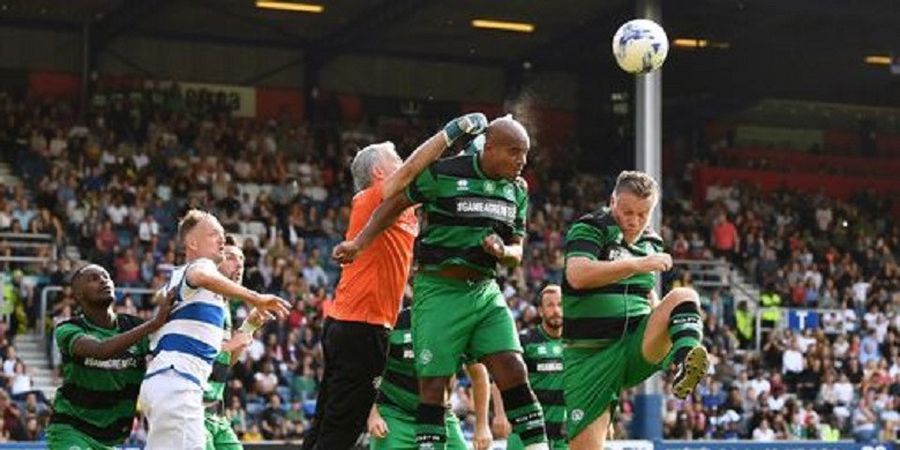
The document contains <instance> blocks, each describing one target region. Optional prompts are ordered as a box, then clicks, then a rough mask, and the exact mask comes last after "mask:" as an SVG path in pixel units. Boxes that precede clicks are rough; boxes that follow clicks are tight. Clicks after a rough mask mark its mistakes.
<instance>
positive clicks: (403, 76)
mask: <svg viewBox="0 0 900 450" xmlns="http://www.w3.org/2000/svg"><path fill="white" fill-rule="evenodd" d="M81 44H82V40H81V33H78V32H72V31H51V30H45V29H42V30H31V29H27V28H17V27H0V53H2V54H3V55H4V58H3V60H2V61H0V68H5V69H26V70H29V71H58V72H66V73H73V74H78V73H81V52H82V48H81ZM94 56H95V61H96V64H95V67H94V70H95V71H96V72H97V73H100V74H104V75H140V76H143V77H147V78H157V79H172V80H190V81H195V82H201V83H218V84H227V85H248V84H252V85H254V86H279V87H294V88H299V87H302V86H304V85H305V84H306V82H305V81H306V80H305V79H304V70H305V67H304V64H303V62H302V56H303V53H302V52H301V51H300V50H299V49H298V50H296V51H292V50H290V49H284V48H272V47H253V46H247V45H236V44H215V43H208V42H194V41H190V40H180V39H174V38H173V39H161V38H152V37H145V36H128V35H126V36H122V37H118V38H116V39H115V40H113V41H112V42H110V44H109V45H108V47H107V48H106V49H105V50H102V51H100V52H99V53H98V54H97V55H94ZM275 69H280V70H275ZM507 81H508V80H507V73H506V70H505V68H501V67H492V66H486V65H475V64H471V65H469V64H460V63H449V62H447V63H443V62H425V61H421V60H414V59H406V58H394V57H385V56H362V55H355V54H347V55H340V56H337V57H336V58H334V59H332V60H331V61H329V62H327V63H326V64H325V66H324V67H323V68H322V69H321V72H320V75H319V82H320V84H321V87H322V88H323V89H325V90H328V91H332V92H345V93H352V94H363V95H375V96H390V97H406V98H417V99H433V100H453V101H469V102H492V103H499V102H503V101H504V100H507V95H508V94H509V92H508V91H507ZM523 87H524V89H523V92H527V93H528V94H530V95H532V96H535V97H537V98H538V99H539V100H540V103H541V104H543V105H545V106H547V107H552V108H559V109H564V110H568V111H573V110H575V109H576V107H577V102H578V79H577V77H576V76H575V75H573V74H570V73H565V72H549V71H541V72H526V73H525V76H524V80H523Z"/></svg>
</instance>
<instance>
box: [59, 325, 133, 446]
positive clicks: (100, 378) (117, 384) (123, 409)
mask: <svg viewBox="0 0 900 450" xmlns="http://www.w3.org/2000/svg"><path fill="white" fill-rule="evenodd" d="M142 322H143V320H142V319H140V318H138V317H135V316H131V315H127V314H118V315H116V327H115V328H101V327H98V326H96V325H94V324H92V323H91V322H90V321H88V320H87V319H86V318H85V317H84V315H79V316H77V317H75V318H72V319H70V320H67V321H65V322H62V323H60V324H59V325H57V327H56V331H55V332H54V334H55V337H56V343H57V344H58V346H59V351H60V353H61V354H62V369H61V372H62V378H63V384H62V387H60V388H59V391H57V393H56V398H54V400H53V416H52V418H51V419H50V424H51V425H53V424H60V425H69V426H71V427H72V428H74V429H76V430H78V431H80V432H82V433H84V434H87V435H88V436H90V437H92V438H94V439H96V440H97V441H99V442H102V443H104V444H107V445H116V444H121V443H122V442H124V441H125V439H126V438H128V435H129V434H130V432H131V425H132V422H133V420H134V415H135V404H136V402H137V397H138V393H139V392H140V388H141V381H143V379H144V372H145V371H146V363H147V361H146V358H147V355H148V354H150V342H149V340H148V339H147V338H146V337H145V338H143V339H141V340H140V341H139V342H138V343H137V344H135V345H134V346H132V347H131V348H129V349H128V350H127V351H126V352H125V353H123V354H122V355H119V356H117V357H115V358H112V359H107V360H97V359H94V358H79V357H75V356H73V355H72V346H73V344H74V343H75V341H76V340H77V339H78V338H80V337H81V336H90V337H93V338H94V339H97V340H101V341H102V340H105V339H109V338H111V337H113V336H116V335H118V334H121V333H123V332H126V331H128V330H130V329H132V328H134V327H136V326H138V325H140V324H141V323H142Z"/></svg>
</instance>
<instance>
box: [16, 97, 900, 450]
mask: <svg viewBox="0 0 900 450" xmlns="http://www.w3.org/2000/svg"><path fill="white" fill-rule="evenodd" d="M93 104H94V108H93V111H92V113H91V116H90V120H89V123H90V126H88V127H84V126H79V125H75V124H76V121H75V118H74V113H73V111H72V109H71V108H69V107H68V105H67V104H65V103H49V104H48V103H34V102H29V101H21V100H17V99H16V98H15V97H14V96H4V97H3V100H2V102H0V110H3V111H5V112H6V116H5V120H2V121H0V145H2V146H3V154H4V155H7V156H8V160H7V161H6V163H8V164H9V166H8V167H14V168H15V170H14V171H12V172H11V174H13V175H15V176H17V177H18V178H21V182H18V181H16V180H15V179H14V178H11V177H8V178H4V180H13V181H4V185H3V186H2V190H0V191H2V192H0V233H2V234H0V250H2V252H0V254H2V255H5V256H4V257H3V258H2V259H0V267H2V269H3V272H2V277H0V280H2V283H3V284H2V289H3V292H4V299H5V301H4V306H3V313H4V318H5V320H4V321H3V322H2V326H3V331H4V333H2V337H0V339H2V342H0V346H2V351H3V355H4V362H3V378H4V380H5V381H4V383H5V385H4V393H3V394H0V409H3V410H4V416H3V419H4V421H3V427H2V429H3V431H2V434H0V440H2V439H3V438H7V439H13V440H38V439H40V437H41V433H42V429H43V427H44V426H45V425H46V418H47V398H46V397H48V396H50V395H52V392H53V390H52V388H53V386H52V382H51V383H49V386H47V385H41V386H39V387H40V389H38V390H33V386H32V382H33V380H29V379H28V378H29V376H30V375H29V374H30V373H33V372H30V370H31V368H29V367H28V366H27V365H25V364H23V361H22V359H21V358H19V357H18V356H17V355H16V351H15V350H16V346H18V345H19V342H24V339H25V336H28V331H29V330H34V329H36V328H40V327H42V326H43V327H44V329H43V330H38V331H39V332H40V331H44V332H47V331H49V330H50V329H51V327H52V325H53V323H57V322H59V321H61V320H64V319H65V318H67V317H69V316H71V314H72V313H73V311H72V309H73V307H74V302H73V299H72V297H71V292H69V291H68V290H67V289H66V288H62V289H60V290H58V291H54V290H52V289H48V286H65V282H64V281H65V276H64V275H65V273H67V272H68V271H69V270H70V268H71V267H72V264H73V263H74V262H75V261H77V260H90V261H94V262H98V263H101V264H103V265H104V266H105V267H108V268H109V269H110V271H111V272H112V274H113V276H114V277H115V280H116V283H117V285H118V286H119V287H123V288H131V289H133V290H131V291H123V292H122V293H121V295H120V298H119V301H118V303H117V308H118V310H120V311H127V312H130V313H133V314H139V315H144V316H147V315H149V314H150V308H149V305H148V304H147V302H146V297H145V296H144V295H142V294H141V293H146V292H150V291H146V290H143V291H142V290H141V289H146V288H149V289H154V288H156V287H159V286H160V285H161V283H162V282H163V280H164V279H165V277H166V274H167V273H168V271H170V270H171V269H172V267H174V266H175V265H177V264H179V262H180V257H181V256H180V255H179V254H178V252H177V249H176V246H175V244H174V242H173V241H172V236H173V232H174V230H175V219H176V218H177V217H178V216H179V215H180V213H181V212H183V211H185V210H186V209H187V208H189V207H203V208H208V209H210V210H211V211H214V212H215V213H216V214H218V215H219V217H221V218H223V224H224V225H225V227H226V229H227V230H228V232H230V233H232V234H235V235H237V236H238V237H240V238H241V240H242V242H243V246H244V251H245V253H246V254H247V267H248V270H247V273H246V278H245V283H246V284H247V285H248V286H250V287H253V288H254V289H259V290H264V291H267V292H273V293H278V294H279V295H281V296H283V297H284V298H287V299H289V300H290V301H291V302H292V305H293V309H292V311H291V314H290V316H289V317H288V318H287V319H286V320H283V321H280V322H277V323H274V324H271V325H269V326H267V327H266V328H265V329H264V332H263V333H262V335H261V336H260V338H259V339H258V340H256V341H254V343H253V344H252V345H251V347H250V349H249V351H248V352H247V355H246V357H245V358H244V359H243V360H242V361H241V362H239V363H238V364H237V365H236V366H235V368H234V370H233V373H232V376H231V379H230V381H229V383H228V391H227V394H226V395H227V396H226V398H227V399H228V400H227V414H228V416H229V417H231V418H232V423H233V426H234V427H235V429H236V430H237V431H238V432H239V433H240V435H241V436H242V438H243V439H244V440H245V441H247V442H253V441H255V440H260V439H266V440H273V439H274V440H281V439H298V438H299V437H300V436H301V435H302V432H303V431H304V430H305V428H306V427H307V426H308V424H309V418H310V415H311V414H312V413H313V412H314V410H315V408H314V401H315V394H316V385H317V379H318V377H319V376H320V375H321V370H322V358H321V350H320V348H319V345H318V341H319V334H320V331H321V324H322V318H323V315H324V314H326V313H327V308H328V304H329V301H330V295H331V293H332V292H331V290H332V288H333V286H334V284H335V282H336V279H337V276H338V267H337V266H336V265H335V264H334V263H333V262H332V261H331V260H330V258H329V255H330V252H331V248H332V246H333V245H335V244H336V243H337V242H339V241H340V239H341V236H342V235H343V233H344V230H346V227H347V218H348V210H347V207H346V205H348V204H349V198H350V195H351V194H352V193H351V192H350V191H349V188H350V185H351V183H349V182H348V181H347V180H348V178H347V177H348V174H347V172H348V164H349V160H350V158H351V157H352V154H353V152H354V151H355V149H356V148H358V147H359V146H361V145H363V144H365V143H368V142H371V141H374V140H375V139H376V138H377V136H378V132H377V130H375V131H373V130H366V129H352V130H351V129H341V128H339V127H337V126H336V125H334V126H329V127H323V128H319V129H316V130H311V129H308V128H307V126H305V125H302V124H301V125H299V126H298V125H289V124H288V123H287V122H280V121H275V120H273V121H265V122H261V121H254V120H246V119H234V118H230V117H228V116H227V115H226V114H223V113H221V112H220V111H216V110H208V109H204V108H198V107H197V106H196V105H189V104H183V103H182V102H181V101H180V100H179V99H178V98H170V97H169V96H168V95H167V93H166V92H164V91H155V90H152V89H150V90H146V91H143V92H137V95H135V93H134V92H130V93H129V92H108V93H103V94H100V95H98V96H96V97H95V98H94V101H93ZM421 137H422V136H419V135H415V134H414V133H413V134H412V135H407V136H405V139H404V142H405V143H406V144H407V147H408V146H409V144H410V143H414V142H416V140H417V139H419V138H421ZM405 150H407V151H408V150H409V149H408V148H407V149H405ZM538 154H539V150H538ZM551 164H552V161H549V160H548V159H542V158H540V157H538V158H536V159H535V160H534V161H532V162H531V166H530V167H529V170H528V174H527V176H528V178H529V181H530V185H531V189H532V204H531V215H530V223H529V229H528V243H529V244H528V247H527V249H528V250H527V258H526V262H525V264H524V265H523V266H522V267H521V268H519V269H515V270H513V271H511V272H506V273H504V274H503V275H502V278H501V280H502V287H503V289H504V294H505V295H506V297H507V300H508V304H509V306H510V308H511V310H512V311H513V314H514V317H515V318H516V320H517V323H518V325H519V327H520V328H524V327H529V326H534V325H535V324H536V323H538V318H537V314H536V311H535V308H534V305H533V303H534V300H535V294H536V292H537V291H538V290H539V289H540V287H541V286H542V285H543V284H544V283H547V282H555V283H559V282H560V280H561V276H562V269H563V260H562V250H561V249H562V248H563V244H564V243H563V230H564V229H565V227H566V225H567V224H568V223H569V222H571V221H572V220H573V219H575V218H577V216H578V215H579V214H580V213H582V212H584V211H588V210H591V209H593V208H596V207H597V206H598V205H599V204H598V201H599V200H600V199H602V198H603V197H604V195H605V193H606V192H608V187H609V183H610V181H611V180H609V179H605V178H602V177H598V176H596V175H590V174H586V173H585V174H576V175H575V176H571V177H566V178H563V177H562V176H559V175H557V176H554V175H553V174H554V171H552V170H545V169H548V168H549V167H550V165H551ZM699 189H700V187H699V186H694V185H693V180H691V179H687V180H686V182H685V183H684V184H682V185H678V186H675V185H672V184H671V183H669V184H667V185H666V189H665V194H664V196H665V202H664V211H665V214H664V217H665V219H664V223H663V228H662V230H661V234H662V236H663V238H664V239H665V240H666V242H668V243H670V244H669V245H670V247H671V252H672V254H673V255H674V257H675V258H677V259H678V260H681V263H680V264H679V265H678V267H679V269H678V270H676V271H674V272H673V273H671V274H668V275H667V280H666V283H667V285H670V286H694V287H696V288H698V290H700V291H701V293H702V300H703V306H704V309H705V310H706V313H707V321H706V330H705V336H706V340H707V342H706V343H707V345H708V347H709V348H711V349H712V351H711V353H712V355H713V364H712V368H711V373H710V375H711V376H710V377H709V378H708V379H707V380H706V381H705V382H704V384H703V385H702V386H701V387H700V388H699V389H698V391H697V392H696V395H695V396H693V397H691V398H690V399H688V400H686V401H677V400H675V398H674V397H673V396H671V394H667V396H666V402H665V405H666V412H665V415H664V427H665V428H664V429H665V437H667V438H674V439H698V438H717V439H754V440H789V439H790V440H795V439H816V440H826V441H828V440H836V439H838V438H855V439H857V440H874V439H881V440H893V439H897V438H898V431H900V427H898V421H900V416H898V413H897V411H898V406H900V354H898V330H900V316H898V315H897V305H898V303H900V268H898V265H897V256H898V254H897V252H898V249H900V230H898V227H897V225H896V223H895V220H894V218H893V217H891V216H890V215H886V214H884V213H883V212H884V211H890V210H891V205H890V204H888V199H887V197H885V196H877V195H873V194H870V193H860V194H858V196H856V197H853V198H852V199H844V200H841V199H835V198H831V197H828V196H826V195H825V194H824V193H820V194H816V195H813V196H809V195H802V194H798V193H796V192H793V191H788V190H774V191H770V192H763V191H761V190H759V189H757V188H756V187H754V186H752V185H751V184H734V185H721V184H719V185H716V184H712V185H704V186H703V190H704V191H705V192H704V193H702V194H701V196H700V197H699V198H700V201H699V202H697V201H696V199H697V198H698V194H697V190H699ZM575 193H578V195H575ZM738 279H745V280H746V283H744V284H745V285H747V286H751V289H752V286H754V285H756V286H759V287H760V289H761V292H760V295H748V293H747V292H740V291H739V290H738V289H736V288H735V286H736V285H737V283H736V280H738ZM44 291H47V296H46V298H48V299H49V303H48V304H47V305H46V310H44V309H42V308H43V306H42V304H41V301H40V300H41V298H42V293H43V292H44ZM751 294H753V293H751ZM773 306H775V307H790V308H795V309H797V310H806V311H808V312H810V313H815V314H818V316H817V317H820V320H821V321H822V324H823V326H822V327H821V328H816V329H815V330H813V329H812V328H810V327H804V326H803V324H802V323H801V324H799V325H797V324H793V325H792V323H791V321H790V320H788V319H789V318H788V317H782V315H785V314H791V313H790V312H787V311H782V310H780V309H772V308H771V307H773ZM43 314H47V315H49V317H52V319H51V320H47V321H46V322H44V321H42V320H41V318H42V316H43ZM234 314H235V317H236V318H237V319H238V320H241V319H243V318H244V317H246V314H247V311H246V310H245V309H244V308H243V307H236V308H235V310H234ZM793 314H796V311H795V312H794V313H793ZM757 316H759V319H760V320H759V321H757V320H756V319H757ZM791 317H793V316H791ZM801 322H802V321H801ZM42 324H43V325H42ZM782 324H787V325H788V326H782ZM760 326H761V328H760ZM48 353H49V355H50V356H51V357H50V360H51V361H58V360H57V359H56V357H54V356H53V355H54V354H55V350H54V349H52V348H49V347H48ZM463 385H464V386H465V382H464V383H463ZM35 387H37V386H35ZM665 392H669V385H668V383H666V387H665ZM470 395H471V394H470V393H469V392H468V391H467V390H466V389H460V390H458V391H456V392H455V393H454V396H453V398H452V404H453V411H454V412H455V413H456V414H458V415H459V416H461V417H462V418H463V419H465V420H464V423H465V429H466V431H467V432H471V429H472V420H473V416H472V411H471V407H470V404H471V397H470ZM632 398H633V397H632V393H630V392H629V393H627V394H626V395H625V396H623V398H622V400H621V402H622V405H621V406H622V410H621V411H622V414H621V415H620V417H619V421H618V422H617V424H616V431H617V433H616V436H617V437H623V436H624V437H627V436H628V424H629V422H630V421H631V420H632V412H633V406H632V404H631V402H632ZM144 426H145V424H144V423H143V422H142V421H141V420H137V421H136V423H135V427H134V432H133V435H132V439H131V441H132V443H140V442H141V441H142V439H143V438H144V436H145V429H144Z"/></svg>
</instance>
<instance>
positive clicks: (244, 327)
mask: <svg viewBox="0 0 900 450" xmlns="http://www.w3.org/2000/svg"><path fill="white" fill-rule="evenodd" d="M258 329H259V325H253V324H252V323H250V319H249V317H248V318H247V320H244V323H242V324H241V327H240V328H238V331H240V332H243V333H247V334H249V335H250V336H253V333H254V332H256V330H258Z"/></svg>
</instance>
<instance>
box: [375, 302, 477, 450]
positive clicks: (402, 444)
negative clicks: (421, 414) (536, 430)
mask: <svg viewBox="0 0 900 450" xmlns="http://www.w3.org/2000/svg"><path fill="white" fill-rule="evenodd" d="M411 317H412V314H411V311H410V310H409V308H407V309H404V310H403V311H400V315H399V316H398V317H397V325H396V326H394V329H393V330H392V331H391V334H390V336H389V338H388V361H387V365H386V366H385V370H384V375H383V376H382V377H381V382H380V384H379V387H378V395H377V397H376V399H375V404H374V405H372V410H371V412H370V413H369V420H368V430H369V434H370V435H371V439H370V441H369V448H370V449H371V450H382V449H383V450H415V449H417V448H418V444H416V411H417V409H418V406H419V383H418V377H417V376H416V358H415V356H414V354H413V339H412V330H411V329H410V326H411V323H412V320H411ZM461 365H465V366H466V370H467V372H468V373H469V378H470V379H471V380H472V392H473V393H472V396H473V398H474V403H475V436H474V438H473V441H474V442H473V443H474V445H475V449H476V450H487V449H489V448H490V446H491V441H492V436H491V430H490V425H489V424H488V397H489V396H490V381H489V380H488V373H487V369H486V368H485V367H484V365H483V364H479V363H467V364H461ZM451 385H452V383H451ZM450 393H451V391H450V390H448V391H447V400H449V395H450ZM445 410H446V412H445V415H444V417H445V419H444V420H445V424H446V427H447V449H452V450H466V449H467V448H468V447H467V446H466V440H465V438H464V437H463V434H462V429H461V428H460V427H459V419H458V418H457V417H456V415H454V414H453V412H451V411H450V409H449V407H447V408H446V409H445Z"/></svg>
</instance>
